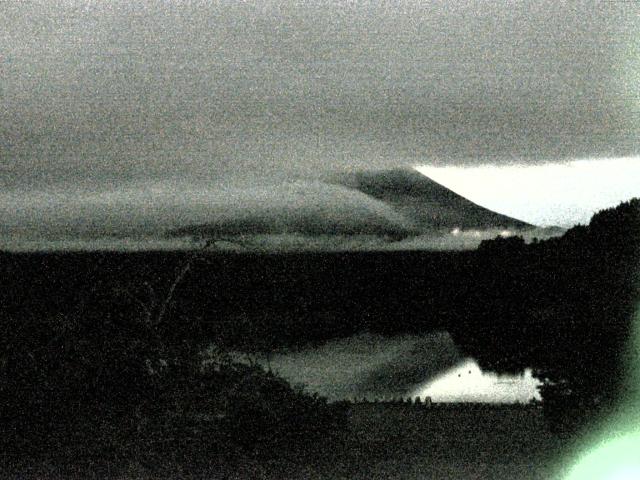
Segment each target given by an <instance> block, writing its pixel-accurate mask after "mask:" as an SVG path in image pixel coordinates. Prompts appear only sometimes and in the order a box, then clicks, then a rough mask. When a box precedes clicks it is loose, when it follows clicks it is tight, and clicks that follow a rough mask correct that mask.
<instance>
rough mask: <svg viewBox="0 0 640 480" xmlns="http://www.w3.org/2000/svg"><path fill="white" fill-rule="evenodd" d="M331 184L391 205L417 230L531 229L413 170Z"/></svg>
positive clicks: (357, 175) (346, 177)
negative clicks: (353, 190) (356, 191)
mask: <svg viewBox="0 0 640 480" xmlns="http://www.w3.org/2000/svg"><path fill="white" fill-rule="evenodd" d="M330 181H331V182H333V183H337V184H339V185H344V186H347V187H349V188H353V189H355V190H358V191H360V192H362V193H365V194H366V195H369V196H371V197H373V198H376V199H378V200H382V201H384V202H385V203H387V204H389V205H391V206H392V207H393V208H394V209H395V210H396V211H398V212H399V213H401V214H402V215H403V216H405V217H406V218H408V219H410V220H411V221H413V222H414V224H415V226H416V227H417V228H418V229H419V230H430V229H433V228H456V227H457V228H461V229H467V228H478V229H486V228H502V227H504V228H519V229H523V228H533V225H530V224H528V223H526V222H523V221H521V220H518V219H515V218H511V217H508V216H506V215H502V214H500V213H496V212H493V211H491V210H489V209H487V208H484V207H481V206H480V205H477V204H475V203H473V202H472V201H470V200H468V199H466V198H464V197H463V196H461V195H458V194H457V193H455V192H453V191H451V190H449V189H448V188H446V187H444V186H443V185H440V184H439V183H437V182H435V181H433V180H431V179H430V178H428V177H426V176H424V175H422V174H421V173H419V172H417V171H415V170H412V169H399V168H398V169H391V170H381V171H360V172H353V173H347V174H341V175H340V174H338V175H334V176H333V177H332V178H331V179H330Z"/></svg>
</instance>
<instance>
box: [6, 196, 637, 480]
mask: <svg viewBox="0 0 640 480" xmlns="http://www.w3.org/2000/svg"><path fill="white" fill-rule="evenodd" d="M638 232H640V200H632V201H630V202H625V203H623V204H621V205H620V206H618V207H617V208H615V209H610V210H605V211H603V212H600V213H598V214H596V215H595V216H594V217H593V219H592V221H591V222H590V224H589V225H588V226H580V227H576V228H574V229H571V230H569V231H568V232H567V233H566V234H565V235H564V236H563V237H562V238H559V239H553V240H549V241H544V242H534V243H532V244H530V245H526V244H525V242H524V240H522V239H521V238H517V237H516V238H509V239H502V238H497V239H495V240H493V241H487V242H483V244H482V245H481V247H480V248H479V249H478V250H477V251H472V252H459V253H438V254H436V253H430V252H397V253H357V254H356V253H351V254H350V253H334V254H311V255H300V254H298V255H258V254H252V253H246V254H243V255H221V254H209V253H207V252H198V254H197V255H196V254H195V253H194V254H185V253H181V254H177V253H176V254H174V253H169V254H167V253H140V254H114V253H103V252H97V253H91V254H72V253H58V254H31V255H13V254H2V255H1V256H0V274H1V276H0V281H1V282H2V285H0V287H1V288H0V301H1V303H0V328H1V331H0V352H2V354H1V357H0V424H1V425H2V427H3V428H2V436H1V437H0V451H1V452H2V457H1V458H0V460H2V462H3V466H2V467H3V468H4V471H5V472H7V474H9V473H11V472H14V473H15V472H18V473H19V472H26V471H27V470H28V467H29V466H30V465H34V466H36V467H37V468H39V469H43V468H44V470H39V472H40V473H39V476H40V477H45V478H50V477H55V476H56V475H57V476H60V477H63V478H77V477H87V476H90V475H93V476H94V477H96V478H104V477H109V476H115V477H117V476H123V475H124V476H125V477H126V476H133V477H135V476H136V473H135V472H136V471H137V470H136V469H139V470H140V471H142V472H147V473H149V474H150V475H152V476H153V477H154V478H158V477H162V476H163V475H165V474H166V475H165V476H170V477H174V478H176V477H178V478H179V477H180V475H182V474H181V473H179V472H189V473H190V474H193V475H196V474H197V473H198V472H216V476H217V477H220V478H224V477H225V476H229V477H235V478H238V477H239V478H260V477H261V476H265V475H267V474H269V472H272V471H274V472H276V473H275V474H274V475H275V477H276V478H280V477H281V476H282V475H283V474H284V472H285V471H286V472H289V471H291V472H297V471H299V470H300V469H302V470H303V471H304V469H306V468H310V467H312V468H315V467H314V466H317V468H318V469H319V468H321V466H322V461H320V460H319V459H318V457H319V456H320V457H322V458H324V459H325V460H327V459H328V460H329V461H330V466H329V469H330V472H333V473H335V472H336V471H338V472H340V471H341V470H340V468H341V467H340V466H341V465H344V466H345V469H346V470H345V471H346V472H347V478H349V476H354V475H356V476H357V475H359V473H358V472H360V471H368V472H369V474H370V475H374V474H375V472H372V471H371V468H378V467H376V465H378V463H376V462H377V461H378V460H376V459H377V458H378V457H380V456H382V457H383V458H385V459H387V458H388V459H389V461H388V462H387V460H385V461H383V462H382V464H380V466H379V468H380V469H381V471H382V472H383V474H381V475H379V477H380V478H388V477H389V476H391V477H393V476H399V474H400V473H403V474H404V473H407V472H409V473H411V472H418V471H419V468H418V467H417V466H416V465H424V459H425V458H430V457H428V452H424V453H423V452H422V451H421V450H420V448H422V446H423V445H431V446H430V447H429V449H430V450H429V451H433V450H434V449H435V450H437V451H439V452H440V453H439V454H438V455H439V456H438V458H433V462H434V463H433V464H429V465H430V467H427V466H424V468H436V467H434V466H433V465H440V467H437V468H438V469H440V470H437V471H433V472H432V473H433V475H440V474H441V473H442V472H446V471H450V473H460V474H461V475H462V474H463V473H464V467H463V465H464V464H465V461H466V462H467V463H468V459H466V458H465V457H466V456H467V455H474V454H475V455H477V452H478V451H479V450H478V449H482V448H485V447H483V445H485V446H486V448H488V450H486V452H485V454H483V455H486V462H485V463H483V462H484V461H477V460H476V459H477V458H485V457H482V456H480V457H473V462H475V463H474V465H476V467H473V468H478V469H481V468H484V467H482V465H485V464H486V465H489V464H490V465H492V467H490V468H493V469H496V468H497V469H500V468H503V467H504V468H505V469H506V471H508V472H511V473H513V474H514V475H515V474H518V475H519V473H518V472H520V473H522V472H525V471H526V469H525V467H524V466H523V465H525V464H526V463H527V462H529V461H532V462H537V460H535V459H536V458H538V457H537V456H536V455H538V454H537V453H535V452H537V451H538V450H536V449H538V448H541V449H542V450H543V451H545V452H546V451H547V450H546V449H547V447H545V446H535V445H537V444H536V442H537V441H543V443H544V442H546V440H544V439H545V438H547V433H545V432H547V430H545V429H547V428H548V429H549V430H551V431H553V432H554V435H557V437H558V438H565V437H570V436H571V435H573V434H574V433H575V432H576V431H578V430H579V429H580V427H581V426H583V425H585V424H589V423H590V422H593V421H594V419H596V418H597V417H598V416H599V415H601V414H602V413H606V412H607V410H610V409H612V408H613V407H614V406H615V404H616V401H617V399H619V398H620V397H621V396H624V395H625V389H626V388H628V387H629V385H627V384H626V382H625V378H626V376H627V374H628V371H627V369H628V363H627V357H626V356H625V352H626V351H627V347H628V345H629V341H630V335H631V332H632V328H631V327H632V318H633V315H632V314H633V309H634V307H635V305H636V301H637V299H638V298H639V297H638V293H639V291H638V285H639V284H638V272H639V270H638V266H639V265H640V262H638V259H639V258H640V257H639V256H638V254H639V253H640V238H639V237H638ZM434 330H446V331H448V332H449V333H450V334H451V336H452V337H453V339H454V340H455V342H456V343H457V344H458V346H459V347H460V348H461V349H462V351H463V352H464V353H465V354H466V355H470V356H472V357H474V358H476V359H477V360H478V362H479V363H480V364H481V366H483V367H485V368H488V369H490V370H494V371H498V372H509V371H521V370H522V369H524V368H527V367H528V368H532V369H533V372H534V374H535V375H536V376H538V378H539V379H540V380H541V381H542V382H543V386H542V389H541V393H542V397H543V409H542V413H543V414H544V421H545V426H541V424H538V423H535V422H534V423H532V424H531V429H528V427H527V428H526V429H525V428H523V427H522V425H528V423H527V422H529V420H526V419H523V420H522V422H524V423H522V425H521V427H520V428H518V427H517V426H516V427H514V428H515V429H514V430H511V427H510V426H509V425H511V424H514V425H520V423H519V421H515V420H514V421H511V420H509V421H507V422H506V423H505V424H502V423H501V422H502V421H503V420H504V419H505V418H506V419H508V418H509V416H508V415H507V414H505V415H506V416H502V417H495V418H494V417H492V416H491V415H493V414H490V418H489V420H482V419H483V418H486V417H482V416H472V418H473V419H474V420H473V422H471V420H464V418H465V417H464V416H460V415H456V416H455V418H449V417H446V414H445V413H443V414H442V415H445V416H440V417H438V416H437V415H436V414H435V413H434V414H433V415H435V418H436V420H434V419H433V418H431V420H428V419H427V420H428V421H427V420H424V422H426V423H424V424H423V421H422V420H420V419H415V418H414V421H415V422H414V423H415V425H417V426H418V427H420V429H419V433H418V432H416V430H415V429H412V428H413V427H411V428H410V423H411V422H410V420H406V419H404V418H395V419H393V418H394V417H393V415H394V414H393V413H389V415H388V416H387V415H386V414H385V415H383V417H384V418H380V420H379V422H378V423H375V424H371V425H368V426H366V425H365V424H363V423H362V421H364V420H363V419H364V418H376V417H375V415H377V413H375V412H374V413H375V414H374V413H371V415H369V414H366V415H364V416H361V417H358V416H357V415H356V417H354V416H353V410H351V413H349V410H348V409H347V408H346V406H345V405H342V404H328V403H327V402H326V401H324V400H323V399H322V398H318V397H317V396H314V395H312V394H309V393H308V392H304V391H303V390H301V389H299V388H294V387H292V386H291V385H289V384H288V383H287V382H285V381H284V380H282V379H281V378H279V377H278V376H277V375H274V374H272V373H270V372H267V371H265V370H263V369H262V368H261V367H260V366H259V364H258V362H256V361H255V359H256V358H257V356H259V355H260V354H261V353H263V352H267V353H268V352H270V351H272V350H273V349H276V348H285V347H287V348H295V347H296V346H298V345H302V344H305V343H314V342H315V343H317V342H322V341H325V340H327V339H329V338H335V337H340V336H348V335H351V334H353V333H356V332H362V331H369V332H376V333H379V334H384V335H393V334H399V333H413V332H418V333H424V332H430V331H434ZM207 348H209V354H208V356H207V357H206V358H205V357H204V356H203V355H202V353H203V351H204V350H205V349H207ZM232 350H242V351H244V352H246V353H249V354H250V355H249V357H250V358H253V360H252V362H253V363H252V364H249V365H247V364H243V363H239V362H238V361H237V359H236V358H235V357H234V356H233V354H232ZM205 360H206V361H205ZM447 412H448V411H447ZM510 412H511V413H512V411H510ZM536 412H538V411H536ZM349 415H351V416H349ZM367 415H369V417H367ZM488 415H489V414H488ZM536 415H538V413H536ZM407 418H408V419H411V418H412V417H411V416H409V417H407ZM467 418H468V417H467ZM536 418H539V417H536ZM443 419H447V420H446V422H447V425H448V426H447V428H449V429H452V432H455V431H456V428H458V427H455V425H456V422H459V421H463V425H464V426H463V427H460V429H461V430H459V432H458V433H459V435H456V436H454V437H450V436H447V435H444V436H442V435H440V434H438V435H433V436H429V437H428V439H422V437H420V438H421V440H420V441H419V442H418V443H417V445H416V444H415V442H414V437H415V435H418V436H420V435H428V434H427V433H423V432H429V431H432V430H433V429H435V431H441V430H438V429H441V426H442V423H438V422H444V420H443ZM431 421H433V422H435V423H433V424H430V423H429V422H431ZM469 422H471V423H469ZM536 422H537V420H536ZM494 424H495V425H503V426H501V427H499V428H497V427H495V425H494ZM358 425H360V426H362V427H361V428H360V427H358ZM377 425H378V426H380V428H381V430H376V428H377ZM393 425H406V426H407V430H406V432H409V433H407V434H406V435H405V434H403V433H402V430H400V431H398V430H395V431H396V436H395V439H394V440H393V441H392V442H390V443H389V444H388V445H391V446H392V447H390V448H391V449H390V450H388V449H387V446H386V445H387V444H386V443H385V442H386V440H385V438H387V437H388V432H390V431H393V428H395V427H393ZM422 425H424V428H422V427H421V426H422ZM358 428H360V430H358ZM465 429H466V430H465ZM488 429H490V430H491V432H487V430H488ZM376 432H380V433H379V434H378V433H376ZM384 432H387V433H384ZM501 432H502V433H501ZM521 434H522V435H523V436H522V437H520V435H521ZM367 435H373V437H367ZM385 435H386V436H385ZM486 435H498V437H495V438H494V439H493V440H492V439H491V438H489V437H487V438H486V439H484V440H483V438H484V437H483V436H486ZM507 437H509V438H512V439H516V440H517V439H518V438H522V442H525V443H524V444H523V445H526V446H525V447H523V449H524V451H526V452H527V453H522V450H518V452H519V453H517V454H512V453H510V452H512V450H508V451H503V450H502V448H503V446H504V445H506V443H508V442H507V441H506V440H504V441H503V439H506V438H507ZM529 437H531V438H529ZM366 438H370V441H369V440H366ZM362 439H365V440H364V441H365V443H364V444H362V443H361V441H362ZM461 439H462V440H461ZM541 439H542V440H541ZM529 441H531V442H533V443H526V442H529ZM341 442H342V443H341ZM425 442H426V443H425ZM429 442H435V443H432V444H430V443H429ZM447 442H450V443H451V442H453V443H451V445H448V443H447ZM456 442H458V443H456ZM514 442H515V443H514ZM517 442H519V440H517V441H515V440H514V441H512V442H511V443H509V445H508V448H509V449H513V448H515V446H516V445H517V444H518V443H517ZM461 443H464V444H465V445H466V444H467V443H468V445H469V446H468V447H464V448H463V447H462V446H461ZM336 445H338V447H336ZM359 445H360V446H359ZM393 445H399V447H398V448H400V451H396V450H394V449H395V447H393ZM408 445H411V447H407V446H408ZM447 445H448V446H447ZM369 447H371V448H369ZM378 447H379V448H378ZM458 447H459V448H460V450H461V452H462V457H459V456H455V457H451V456H449V457H447V456H446V454H447V452H448V453H449V454H451V455H453V452H454V451H455V450H456V449H457V448H458ZM470 451H473V453H469V452H470ZM364 452H369V453H364ZM376 452H377V453H376ZM492 452H493V453H492ZM495 452H498V453H499V455H498V457H500V458H510V459H512V460H508V461H506V463H505V461H502V460H498V458H497V457H496V456H495ZM529 452H530V453H531V455H532V456H531V457H527V455H529ZM325 453H326V455H325ZM334 454H335V455H334ZM405 454H406V455H405ZM336 455H337V456H336ZM394 455H396V456H403V455H405V456H406V458H405V459H403V460H398V461H396V460H394V459H393V458H392V457H393V456H394ZM545 455H546V454H543V455H542V457H540V458H543V457H544V458H546V457H545ZM525 457H527V458H529V460H526V459H525ZM442 458H444V460H439V459H442ZM319 461H320V463H318V462H319ZM393 462H395V463H393ZM421 462H422V463H421ZM438 462H440V463H438ZM324 465H326V461H325V463H324ZM391 465H396V466H397V470H389V469H390V468H396V467H391ZM447 465H448V466H447ZM505 465H506V466H505ZM354 466H355V467H357V471H356V470H353V468H355V467H354ZM129 468H133V469H134V470H133V473H131V472H129V470H128V469H129ZM282 468H285V469H286V470H283V471H280V477H278V469H282ZM420 468H422V467H420ZM448 468H449V469H453V470H447V469H448ZM487 468H489V467H487ZM47 469H49V470H47ZM273 469H275V470H273ZM336 469H337V470H336ZM367 469H369V470H367ZM400 470H402V471H400ZM319 471H320V470H319ZM167 472H171V473H170V474H169V473H167ZM389 472H391V473H389ZM393 472H395V473H398V475H395V473H393ZM492 472H493V470H492ZM35 473H38V472H35ZM387 473H389V475H387ZM494 473H496V476H497V478H500V476H499V475H502V473H500V472H498V471H497V470H496V472H494ZM385 475H386V476H385ZM443 475H444V474H443ZM474 475H475V473H473V472H471V476H470V477H468V478H474ZM343 477H344V476H343ZM302 478H305V477H304V476H303V477H302ZM363 478H364V477H363ZM366 478H370V476H369V477H366ZM408 478H412V477H408ZM415 478H420V477H415ZM436 478H437V476H436ZM443 478H446V476H445V477H443ZM462 478H464V476H463V477H462ZM476 478H478V476H477V475H476ZM479 478H482V476H480V477H479ZM505 478H518V477H517V476H516V477H510V476H509V475H507V476H505ZM524 478H530V477H524ZM533 478H536V477H533ZM543 478H544V477H543Z"/></svg>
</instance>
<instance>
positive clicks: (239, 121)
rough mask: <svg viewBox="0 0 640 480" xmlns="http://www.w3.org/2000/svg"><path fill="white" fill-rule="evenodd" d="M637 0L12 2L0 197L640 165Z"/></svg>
mask: <svg viewBox="0 0 640 480" xmlns="http://www.w3.org/2000/svg"><path fill="white" fill-rule="evenodd" d="M637 8H638V7H637V5H636V4H635V2H598V3H592V2H586V1H585V2H577V3H576V2H572V3H571V4H560V3H558V2H553V1H551V0H549V1H545V2H540V3H531V4H530V3H526V4H523V3H517V4H513V5H506V4H505V3H504V2H482V3H476V2H464V3H459V4H457V5H456V6H451V5H449V4H443V3H440V2H417V1H415V2H414V1H403V2H375V3H370V2H361V3H345V2H331V1H315V2H314V1H312V2H304V3H301V4H297V5H294V4H292V3H291V2H280V1H275V0H267V1H264V2H225V1H217V2H202V3H201V2H190V3H188V4H178V3H177V2H176V3H171V2H162V3H155V2H108V3H98V4H87V3H86V2H76V1H73V0H67V1H64V2H38V3H35V2H2V4H1V5H0V18H2V19H3V21H2V31H3V35H2V37H0V51H2V52H3V55H2V58H1V62H2V65H1V68H2V79H3V80H2V97H3V115H2V118H1V119H0V138H1V140H2V141H1V143H0V149H1V150H0V151H1V154H0V155H1V156H0V168H1V169H2V175H0V179H1V181H0V184H1V186H2V187H3V188H5V189H20V188H40V186H51V185H53V184H60V185H72V184H82V185H87V186H91V187H96V186H102V187H104V186H105V185H109V184H115V185H119V184H120V183H122V182H123V181H124V180H130V179H138V180H144V181H153V180H158V179H167V178H181V179H184V178H188V179H191V180H194V179H200V180H206V181H207V182H210V183H220V182H222V181H223V180H225V179H228V178H230V177H234V178H238V177H242V178H257V179H263V178H264V177H274V176H281V177H282V176H285V177H286V176H290V175H297V176H302V177H305V178H309V177H313V176H315V175H317V173H318V172H320V171H326V170H333V169H348V168H358V169H360V168H380V167H389V166H398V165H400V166H406V165H414V164H424V163H428V164H441V165H442V164H451V163H456V164H459V163H478V162H480V163H505V162H514V161H517V162H525V163H526V162H540V161H546V160H549V159H553V160H555V159H561V158H576V157H599V156H606V157H615V156H621V155H629V154H637V153H638V152H640V148H639V147H640V144H639V140H638V139H639V138H640V135H638V133H640V132H639V128H640V124H639V122H638V118H637V112H638V99H639V97H640V92H639V91H638V87H637V85H638V84H640V82H638V73H639V71H640V68H639V63H640V61H639V60H638V58H640V55H638V54H637V53H638V51H639V48H640V45H639V40H638V36H637V35H636V32H637V31H638V28H639V25H638V16H637V15H636V13H637V11H638V10H637Z"/></svg>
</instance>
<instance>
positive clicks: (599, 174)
mask: <svg viewBox="0 0 640 480" xmlns="http://www.w3.org/2000/svg"><path fill="white" fill-rule="evenodd" d="M416 170H417V171H419V172H420V173H422V174H424V175H426V176H428V177H429V178H431V179H433V180H435V181H436V182H438V183H441V184H442V185H444V186H445V187H447V188H449V189H451V190H453V191H454V192H456V193H458V194H460V195H462V196H464V197H466V198H468V199H469V200H471V201H473V202H475V203H477V204H479V205H482V206H483V207H486V208H489V209H490V210H494V211H496V212H499V213H502V214H505V215H509V216H511V217H514V218H518V219H520V220H524V221H526V222H529V223H533V224H535V225H539V226H551V225H558V226H563V227H569V226H572V225H575V224H577V223H582V224H586V223H588V222H589V219H590V218H591V216H592V215H593V213H595V212H596V211H598V210H601V209H603V208H608V207H613V206H615V205H617V204H619V203H620V202H622V201H625V200H629V199H631V198H633V197H634V196H635V197H640V157H629V158H619V159H602V160H574V161H570V162H565V163H552V164H543V165H506V166H493V165H489V166H474V167H454V166H446V167H431V166H426V165H424V166H418V167H416Z"/></svg>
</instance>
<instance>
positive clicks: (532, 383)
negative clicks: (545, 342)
mask: <svg viewBox="0 0 640 480" xmlns="http://www.w3.org/2000/svg"><path fill="white" fill-rule="evenodd" d="M539 384H540V382H539V381H538V380H537V379H535V378H533V377H532V375H531V370H530V369H527V370H525V371H524V373H523V374H522V375H497V374H495V373H491V372H483V371H482V370H481V369H480V367H479V366H478V364H477V363H476V362H475V360H473V359H470V358H469V359H465V360H464V361H463V362H461V363H459V364H458V365H457V366H456V367H454V368H452V369H450V370H449V371H447V372H445V373H443V374H441V375H439V376H438V377H436V378H434V379H432V380H429V381H428V382H425V383H424V384H422V385H420V386H419V387H418V388H416V389H415V390H414V391H413V392H412V393H411V397H412V398H415V397H417V396H419V397H421V398H425V397H431V400H432V401H434V402H484V403H516V402H521V403H526V402H528V401H530V400H531V399H532V398H535V399H537V400H540V394H539V393H538V391H537V388H536V387H537V386H538V385H539Z"/></svg>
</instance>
